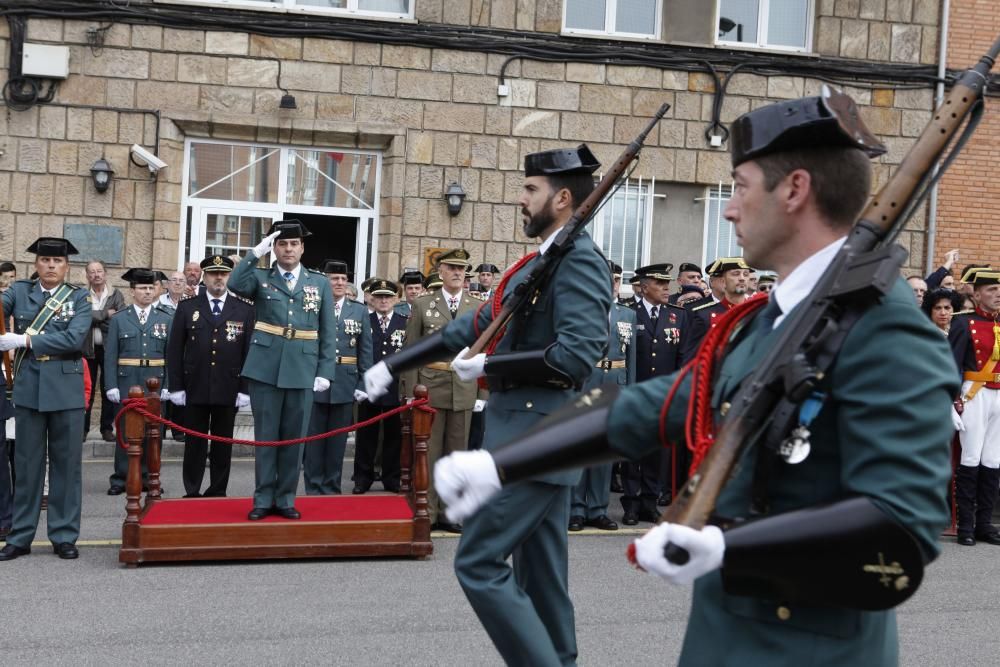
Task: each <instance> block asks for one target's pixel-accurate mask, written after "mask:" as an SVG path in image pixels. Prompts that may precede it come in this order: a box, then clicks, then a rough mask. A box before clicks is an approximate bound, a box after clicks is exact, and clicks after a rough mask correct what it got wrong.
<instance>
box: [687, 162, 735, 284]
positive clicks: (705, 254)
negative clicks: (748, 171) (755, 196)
mask: <svg viewBox="0 0 1000 667" xmlns="http://www.w3.org/2000/svg"><path fill="white" fill-rule="evenodd" d="M733 187H734V184H733V183H723V182H722V181H719V182H718V183H716V184H715V185H710V186H708V187H707V188H705V196H704V197H699V198H697V199H695V201H700V202H704V204H705V226H704V227H703V229H702V241H701V264H702V266H708V264H709V262H714V261H715V260H717V259H718V258H719V257H742V256H743V248H742V247H740V246H739V245H736V246H735V247H734V248H733V249H732V252H730V249H728V248H727V249H726V251H725V252H721V251H720V250H719V247H718V246H719V244H718V239H719V234H718V233H716V235H715V239H716V244H715V246H716V247H715V248H709V247H708V239H709V229H711V227H712V226H713V225H715V226H716V227H717V228H718V227H720V226H721V225H724V224H725V225H732V224H733V223H731V222H729V221H728V220H726V219H725V218H724V217H723V215H722V212H723V211H724V210H725V209H726V203H727V202H728V201H729V200H730V199H731V198H732V196H733ZM713 201H717V202H718V203H719V207H718V209H717V211H716V215H715V216H714V217H713V216H712V205H711V204H712V202H713Z"/></svg>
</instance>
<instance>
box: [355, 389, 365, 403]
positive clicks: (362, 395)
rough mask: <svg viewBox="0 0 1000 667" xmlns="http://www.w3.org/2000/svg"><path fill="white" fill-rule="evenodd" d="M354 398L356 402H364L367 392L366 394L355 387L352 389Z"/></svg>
mask: <svg viewBox="0 0 1000 667" xmlns="http://www.w3.org/2000/svg"><path fill="white" fill-rule="evenodd" d="M354 400H355V401H356V402H358V403H364V402H365V401H367V400H368V394H366V393H365V392H363V391H361V390H360V389H355V390H354Z"/></svg>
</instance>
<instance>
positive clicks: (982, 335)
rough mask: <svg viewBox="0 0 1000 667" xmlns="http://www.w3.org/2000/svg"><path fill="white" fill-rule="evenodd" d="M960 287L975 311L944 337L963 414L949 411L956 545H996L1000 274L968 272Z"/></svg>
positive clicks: (998, 537) (956, 322)
mask: <svg viewBox="0 0 1000 667" xmlns="http://www.w3.org/2000/svg"><path fill="white" fill-rule="evenodd" d="M962 282H963V283H965V284H971V285H972V286H973V289H974V290H975V291H974V295H975V299H974V300H975V302H976V307H975V309H973V310H972V311H971V312H968V313H961V314H958V315H956V316H955V317H954V318H953V319H952V321H951V328H950V329H949V331H948V342H949V343H950V344H951V349H952V353H953V354H954V356H955V362H956V364H957V365H958V368H959V370H960V372H961V379H962V380H963V384H962V393H961V394H960V395H959V398H958V401H957V404H958V405H960V406H961V407H962V412H961V414H959V413H958V411H956V410H952V421H953V422H954V424H955V428H956V429H957V430H958V437H959V440H960V441H961V443H962V458H961V461H960V463H959V466H958V470H957V471H956V473H955V504H956V509H957V513H958V543H959V544H961V545H963V546H973V545H974V544H975V543H976V541H977V540H978V541H980V542H986V543H987V544H996V545H1000V533H998V532H997V529H996V527H995V526H993V524H992V518H993V507H994V506H995V505H996V501H997V490H998V488H1000V369H998V368H997V366H998V365H1000V271H996V270H994V269H988V268H972V269H969V270H968V271H966V273H965V275H964V276H962Z"/></svg>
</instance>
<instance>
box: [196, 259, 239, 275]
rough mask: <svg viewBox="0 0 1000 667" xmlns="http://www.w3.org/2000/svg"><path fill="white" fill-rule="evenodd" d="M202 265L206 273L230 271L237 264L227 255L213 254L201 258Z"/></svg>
mask: <svg viewBox="0 0 1000 667" xmlns="http://www.w3.org/2000/svg"><path fill="white" fill-rule="evenodd" d="M200 266H201V270H202V271H204V272H206V273H211V272H215V273H229V272H230V271H232V270H233V267H234V266H236V264H235V263H234V262H233V260H231V259H229V258H228V257H226V256H225V255H212V256H211V257H206V258H205V259H203V260H201V265H200Z"/></svg>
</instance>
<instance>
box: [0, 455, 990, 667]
mask: <svg viewBox="0 0 1000 667" xmlns="http://www.w3.org/2000/svg"><path fill="white" fill-rule="evenodd" d="M349 465H350V464H349V463H348V466H349ZM109 471H110V461H108V460H106V459H94V458H90V457H88V458H86V460H85V463H84V494H85V499H84V522H83V533H84V534H83V536H82V539H81V545H82V550H81V551H82V555H81V558H80V559H79V560H77V561H60V560H59V559H57V558H56V557H55V556H54V555H52V553H51V550H49V548H48V543H47V542H46V541H45V538H44V528H42V529H40V531H39V535H38V537H37V540H38V542H36V545H35V551H34V552H33V553H32V554H31V555H30V556H27V557H24V558H21V559H18V560H17V561H14V562H12V563H3V564H0V600H2V607H0V609H2V612H0V619H2V620H0V653H2V655H3V657H4V662H5V663H6V664H11V665H28V664H54V665H58V664H70V663H71V664H74V665H91V664H94V665H96V664H101V665H105V664H111V665H115V664H125V663H141V664H149V665H159V664H171V665H176V664H241V663H242V664H280V665H285V664H289V665H291V664H294V665H305V664H310V665H311V664H317V665H319V664H322V665H355V664H406V665H415V666H422V665H462V666H467V665H472V664H475V665H477V666H479V665H484V666H485V665H496V664H500V660H499V659H498V657H497V655H496V652H495V651H494V649H493V647H492V645H491V644H490V642H489V639H488V638H487V637H486V635H485V633H484V632H483V631H482V629H481V628H480V626H479V624H478V622H477V620H476V618H475V617H474V615H473V614H472V612H471V611H470V609H469V607H468V604H467V603H466V601H465V598H464V596H463V595H462V592H461V590H460V589H459V587H458V585H457V583H456V582H455V578H454V576H453V574H452V569H451V564H452V559H453V557H454V552H455V547H456V545H457V540H456V539H454V538H452V537H445V536H443V535H442V536H438V537H435V539H434V546H435V554H434V556H433V557H431V558H429V559H427V560H424V561H412V560H402V559H382V560H348V561H335V560H327V561H306V560H303V561H294V562H288V561H285V562H272V563H224V564H208V565H158V566H147V567H142V568H139V569H136V570H127V569H124V568H122V567H121V566H119V565H118V562H117V548H116V545H115V544H114V543H115V542H116V541H117V540H118V538H119V537H120V530H121V519H122V517H123V516H124V497H123V496H119V497H117V498H110V497H108V496H107V495H105V491H106V489H107V474H108V472H109ZM252 472H253V465H252V461H250V460H247V459H240V460H237V461H235V462H234V466H233V482H232V485H231V492H232V494H233V495H238V494H248V493H249V492H250V491H251V489H252ZM164 484H165V486H166V488H167V491H168V495H169V496H171V497H175V496H176V495H177V494H178V492H179V489H180V463H179V461H177V460H168V461H167V462H166V464H165V469H164ZM612 509H613V512H612V517H613V518H615V519H616V520H618V519H620V518H621V516H620V511H618V510H617V508H614V507H613V508H612ZM43 519H44V516H43ZM629 532H630V533H633V532H635V531H629ZM631 539H633V535H631V534H623V533H621V532H619V533H617V534H616V533H611V534H585V535H574V536H573V537H572V538H571V539H570V573H571V584H570V585H571V593H572V596H573V600H574V603H575V605H576V613H577V632H578V637H579V647H580V664H582V665H668V664H673V663H674V662H675V661H676V656H677V655H678V652H679V647H680V641H681V638H682V636H683V631H684V625H685V619H686V612H687V606H688V604H689V598H688V593H687V591H686V590H684V589H675V588H671V587H669V586H667V585H666V584H664V583H662V582H660V581H658V580H655V579H653V578H652V577H651V576H648V575H644V574H642V573H639V572H636V571H634V570H632V569H630V568H629V567H628V566H627V564H626V563H625V560H624V555H623V554H624V551H625V547H626V545H627V544H628V542H629V540H631ZM942 546H943V548H944V553H943V554H942V557H941V558H940V559H938V561H937V562H935V563H934V564H933V565H932V566H931V568H930V569H929V571H928V574H927V578H926V580H925V582H924V585H923V587H922V588H921V590H920V592H919V593H918V594H917V595H916V597H915V598H914V599H913V600H911V601H910V602H909V603H907V604H906V605H904V606H903V607H902V608H901V609H900V613H899V626H900V637H901V650H902V655H903V664H904V665H928V666H931V665H932V666H934V667H939V666H940V665H943V664H955V665H963V666H967V665H992V664H995V663H996V658H995V650H994V649H993V644H992V642H993V640H994V638H995V637H996V636H997V635H998V632H1000V615H998V614H997V612H996V608H997V604H996V600H997V598H998V595H1000V576H998V574H1000V572H998V568H997V567H996V562H997V557H998V556H1000V550H998V549H995V548H993V547H988V546H977V547H975V548H972V549H969V548H963V547H958V546H956V545H955V544H954V543H952V542H949V543H945V544H943V545H942ZM722 640H723V638H720V641H722Z"/></svg>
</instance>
